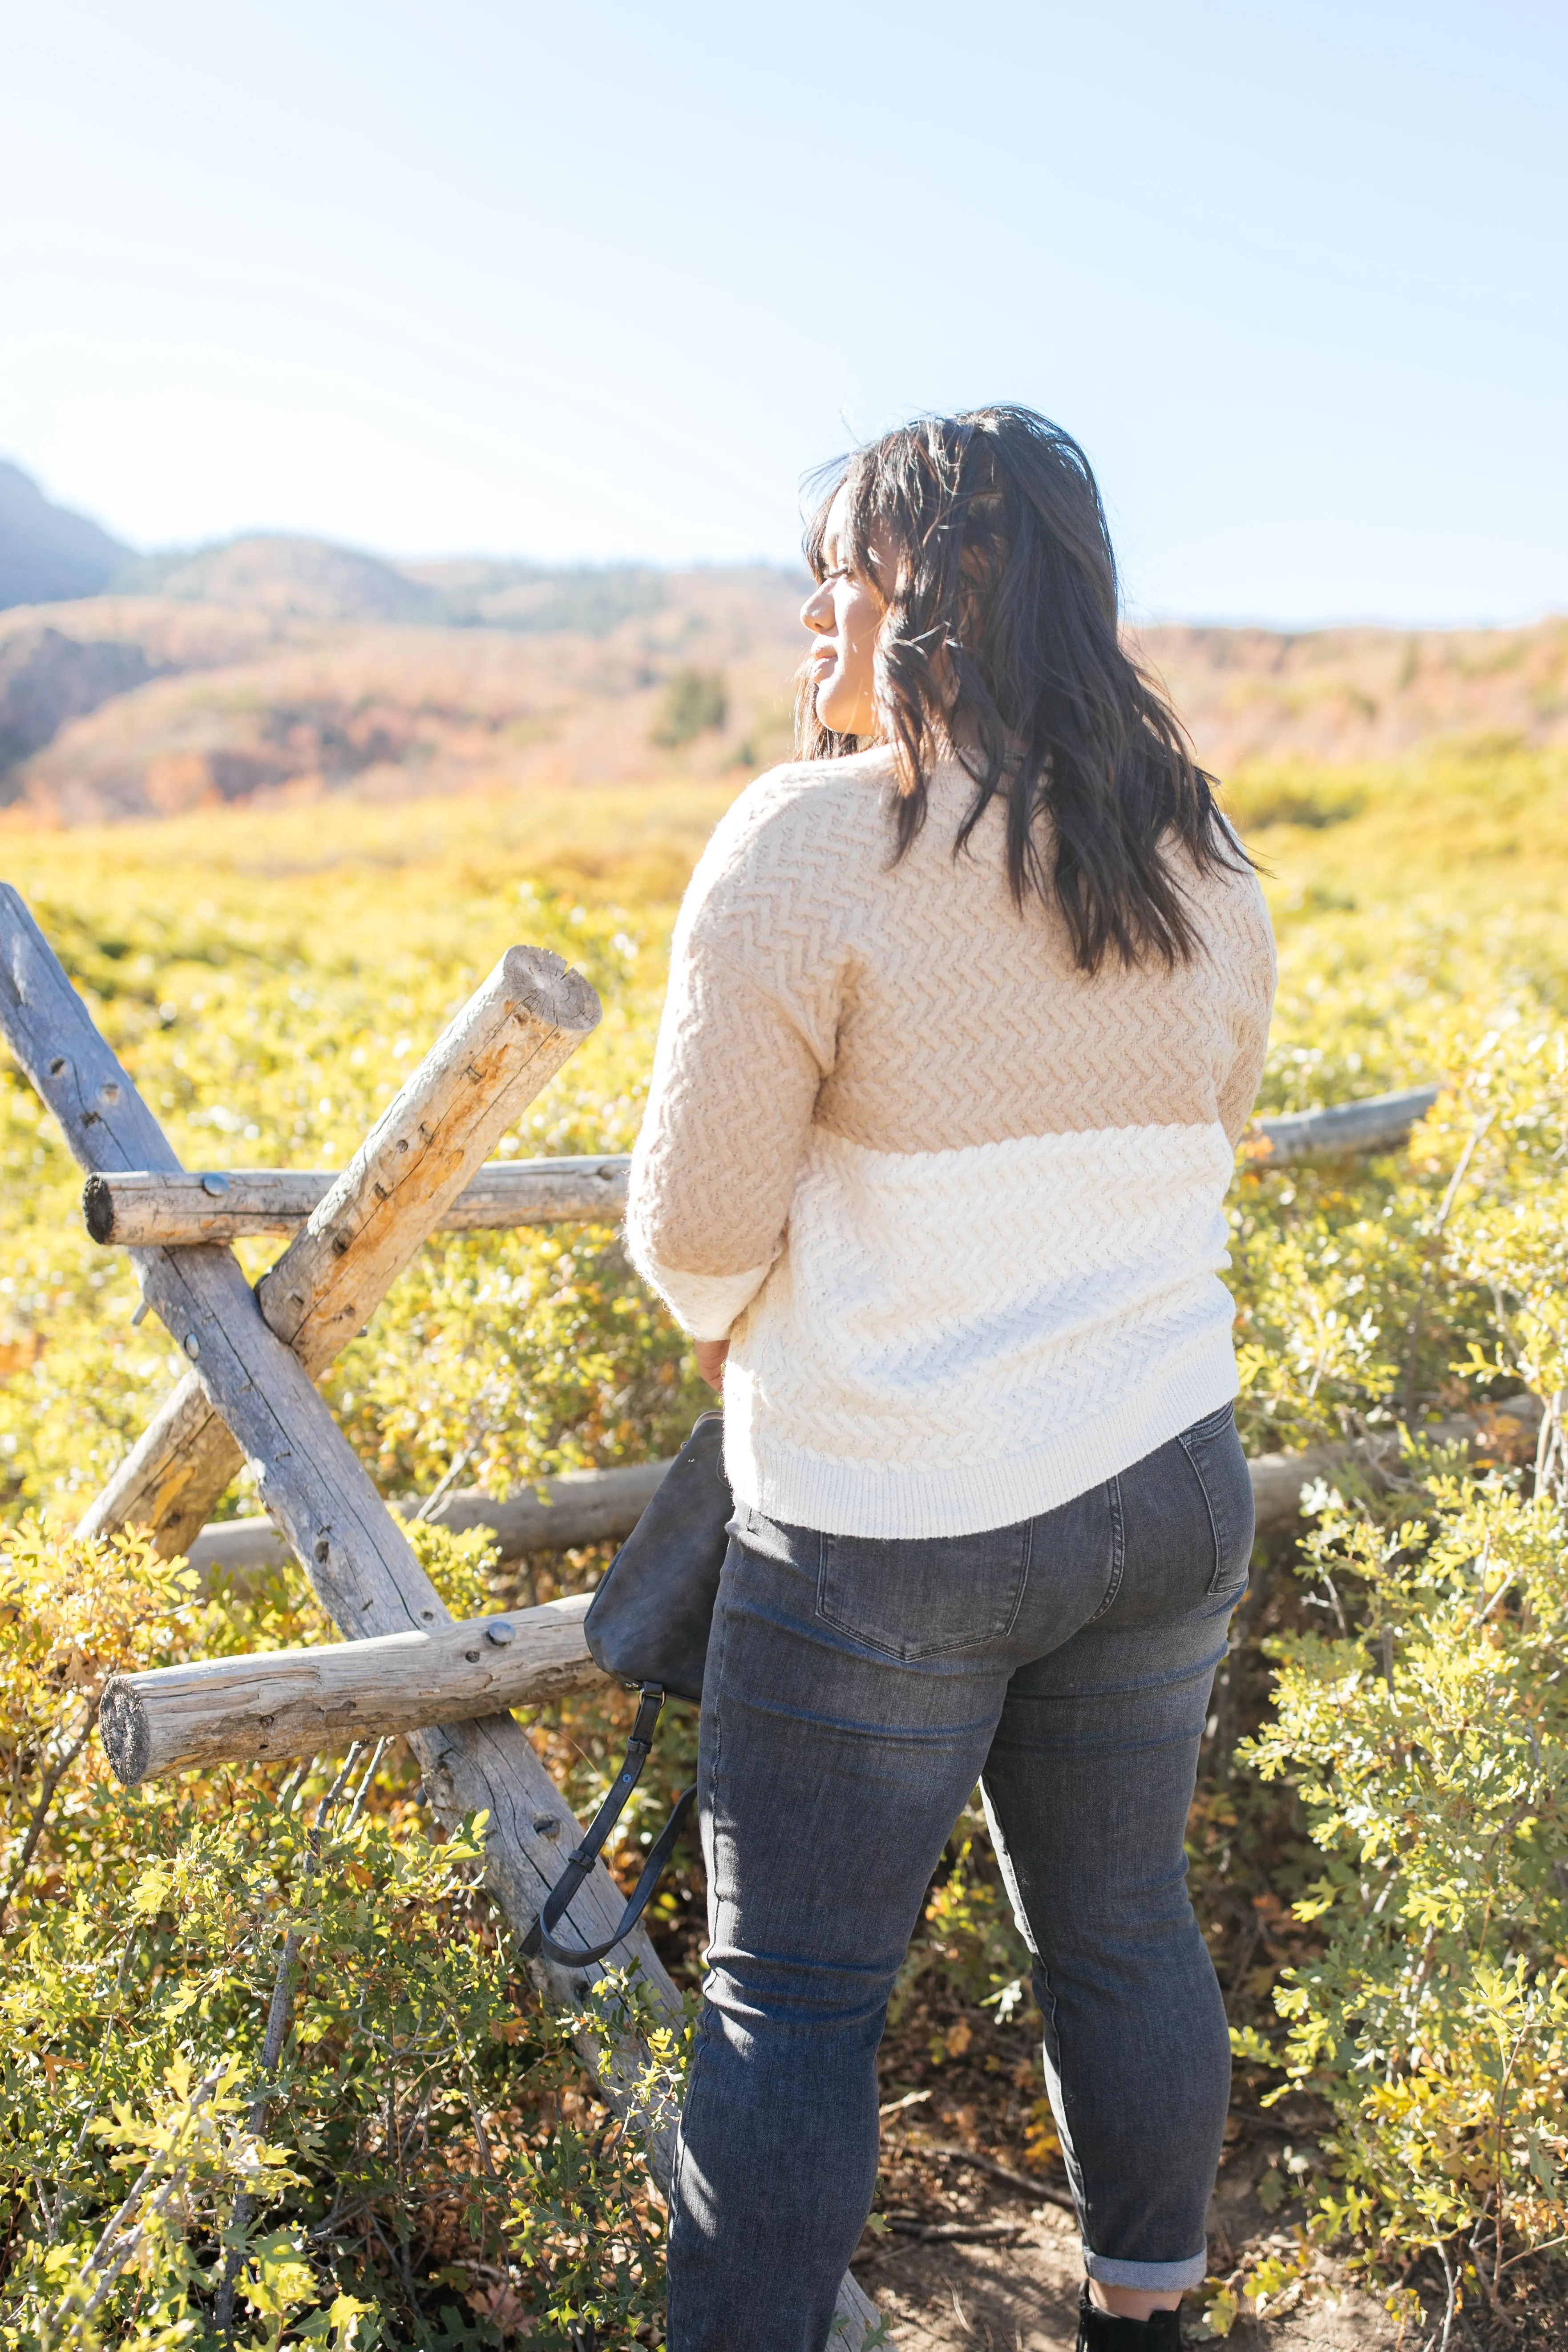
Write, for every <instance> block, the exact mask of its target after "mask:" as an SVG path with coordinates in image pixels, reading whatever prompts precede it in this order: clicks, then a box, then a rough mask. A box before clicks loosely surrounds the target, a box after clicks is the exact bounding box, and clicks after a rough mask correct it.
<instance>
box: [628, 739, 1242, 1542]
mask: <svg viewBox="0 0 1568 2352" xmlns="http://www.w3.org/2000/svg"><path fill="white" fill-rule="evenodd" d="M890 789H891V768H890V763H889V758H888V755H887V754H886V753H885V752H881V751H870V752H862V753H861V754H859V755H858V757H856V758H854V759H849V760H838V761H821V762H815V763H811V764H807V765H802V766H795V767H786V768H779V769H775V770H773V772H771V773H770V774H768V775H765V776H763V777H762V778H760V779H759V781H758V782H756V783H754V784H752V786H751V788H750V790H749V791H747V792H745V793H742V795H741V798H740V799H739V800H738V801H737V802H736V803H735V805H734V807H733V808H732V809H731V811H730V812H729V814H728V815H727V816H726V817H725V818H724V819H723V821H722V823H721V824H720V826H719V828H718V830H717V832H716V833H715V834H714V835H713V838H712V840H711V842H710V845H709V846H708V849H707V852H706V854H705V855H704V856H703V858H702V860H701V863H700V865H699V866H698V868H697V871H696V874H695V875H694V876H693V877H692V881H691V887H690V888H689V891H688V893H687V897H686V901H685V904H684V905H683V907H682V908H681V912H680V919H679V924H678V925H677V929H676V935H675V949H674V958H673V964H672V970H671V973H670V983H669V994H668V1001H667V1003H666V1005H665V1010H664V1018H663V1021H662V1023H661V1024H660V1028H659V1035H658V1051H657V1055H656V1057H655V1063H654V1077H653V1089H652V1093H651V1096H650V1097H649V1101H648V1108H647V1118H646V1119H645V1121H644V1124H643V1129H642V1134H641V1136H640V1138H639V1139H638V1143H637V1152H636V1155H635V1158H634V1160H633V1165H632V1184H631V1204H630V1208H629V1211H628V1214H627V1219H626V1230H627V1237H628V1241H629V1244H630V1246H631V1252H632V1255H633V1257H634V1259H635V1261H636V1263H637V1266H638V1267H639V1268H640V1270H641V1271H642V1273H643V1274H644V1275H645V1276H647V1280H648V1281H649V1282H650V1283H652V1284H653V1286H655V1288H656V1289H658V1291H659V1292H660V1294H661V1295H662V1296H663V1297H664V1298H665V1299H666V1300H668V1304H669V1306H670V1307H672V1309H673V1310H674V1312H675V1314H676V1315H677V1316H678V1317H679V1319H680V1321H681V1322H682V1323H683V1324H684V1325H685V1327H686V1328H687V1329H688V1330H689V1331H690V1332H692V1333H693V1334H694V1335H695V1336H696V1337H697V1338H699V1339H722V1338H724V1337H725V1336H726V1335H728V1336H729V1338H730V1341H731V1348H730V1359H729V1363H728V1366H727V1368H726V1373H725V1383H724V1398H725V1459H726V1465H727V1467H728V1470H729V1473H730V1478H731V1485H732V1486H733V1487H734V1490H735V1493H736V1495H737V1496H738V1497H739V1499H740V1500H741V1501H742V1502H744V1503H748V1504H751V1505H752V1507H754V1508H756V1509H759V1510H761V1511H763V1512H765V1513H766V1514H768V1516H769V1517H773V1518H778V1519H784V1520H787V1521H790V1522H792V1523H793V1524H795V1525H797V1526H804V1527H810V1528H821V1529H823V1530H824V1531H825V1532H826V1533H829V1534H836V1535H864V1536H885V1537H895V1536H945V1535H962V1534H968V1533H972V1532H974V1531H976V1530H978V1529H981V1528H992V1527H1005V1526H1007V1525H1010V1524H1011V1523H1012V1522H1013V1521H1015V1520H1016V1519H1022V1518H1028V1517H1034V1516H1035V1515H1036V1514H1037V1513H1038V1512H1041V1511H1046V1510H1049V1509H1052V1508H1053V1507H1055V1506H1056V1505H1057V1504H1058V1503H1062V1502H1066V1501H1068V1500H1069V1499H1070V1498H1071V1497H1072V1496H1074V1495H1077V1494H1081V1493H1082V1492H1084V1491H1085V1489H1086V1488H1088V1487H1089V1486H1096V1485H1098V1484H1100V1483H1101V1482H1102V1481H1103V1480H1105V1479H1107V1478H1109V1477H1110V1476H1112V1475H1114V1474H1115V1473H1116V1472H1117V1471H1119V1470H1122V1469H1125V1468H1126V1467H1127V1466H1128V1465H1129V1464H1131V1463H1132V1462H1136V1461H1138V1460H1140V1459H1142V1456H1143V1455H1144V1454H1149V1453H1152V1451H1153V1450H1154V1448H1155V1447H1156V1446H1159V1445H1163V1444H1165V1443H1166V1441H1167V1440H1168V1439H1170V1438H1172V1437H1173V1436H1174V1435H1175V1434H1176V1433H1177V1432H1178V1431H1180V1430H1182V1429H1184V1428H1185V1427H1186V1426H1187V1425H1188V1423H1191V1422H1193V1421H1195V1420H1197V1419H1199V1418H1200V1417H1201V1416H1202V1415H1203V1414H1204V1413H1205V1412H1210V1411H1212V1410H1213V1409H1214V1408H1215V1407H1217V1406H1219V1405H1221V1404H1223V1403H1224V1402H1226V1399H1227V1398H1229V1397H1232V1396H1234V1395H1235V1393H1236V1386H1237V1381H1236V1367H1235V1360H1234V1356H1233V1352H1232V1348H1231V1339H1230V1326H1231V1319H1232V1308H1231V1301H1230V1298H1229V1297H1228V1295H1227V1293H1226V1289H1225V1287H1224V1286H1223V1284H1222V1283H1221V1282H1220V1281H1219V1279H1218V1276H1219V1273H1220V1271H1221V1270H1222V1269H1223V1268H1224V1267H1225V1266H1226V1265H1228V1263H1229V1260H1228V1258H1227V1256H1226V1220H1225V1213H1224V1207H1223V1202H1224V1198H1225V1192H1226V1186H1227V1185H1228V1183H1229V1181H1230V1174H1231V1166H1232V1154H1233V1152H1234V1150H1235V1146H1236V1141H1237V1137H1238V1136H1239V1134H1240V1132H1241V1129H1242V1128H1243V1126H1244V1124H1245V1123H1246V1119H1247V1114H1248V1112H1249V1111H1250V1109H1251V1108H1252V1099H1253V1096H1254V1094H1255V1092H1256V1090H1257V1086H1258V1076H1259V1075H1260V1073H1261V1070H1262V1066H1263V1054H1264V1046H1265V1043H1266V1040H1267V1036H1268V1014H1269V1008H1270V1004H1271V1002H1272V997H1273V987H1274V949H1273V940H1272V937H1271V935H1270V931H1269V928H1268V915H1267V913H1266V911H1265V908H1264V905H1263V899H1262V894H1261V892H1260V891H1259V889H1258V884H1257V880H1256V878H1255V877H1253V876H1252V875H1251V874H1249V873H1240V874H1219V875H1199V874H1197V873H1196V872H1194V870H1192V869H1191V868H1190V867H1189V866H1185V865H1184V866H1183V867H1182V868H1181V869H1180V872H1179V879H1180V880H1181V882H1182V885H1183V887H1184V889H1185V891H1186V893H1187V896H1188V900H1189V904H1190V905H1191V907H1192V908H1193V911H1194V917H1195V919H1196V921H1197V925H1198V929H1199V930H1200V933H1201V936H1202V941H1203V946H1202V950H1201V952H1200V953H1199V954H1197V955H1196V956H1194V958H1193V960H1192V961H1190V962H1189V963H1187V964H1184V965H1178V966H1177V967H1176V969H1175V970H1174V971H1166V970H1165V968H1164V967H1163V964H1161V963H1159V962H1158V961H1151V962H1150V963H1148V964H1146V965H1144V966H1142V967H1139V968H1135V969H1133V970H1131V971H1128V970H1125V969H1124V968H1123V967H1122V966H1121V965H1120V964H1119V963H1117V962H1115V961H1110V962H1108V963H1107V964H1106V965H1105V966H1104V967H1103V968H1102V970H1101V971H1100V972H1099V973H1097V974H1096V975H1095V976H1094V977H1093V978H1089V977H1087V976H1086V975H1085V974H1084V973H1082V972H1080V971H1078V970H1077V969H1076V968H1075V966H1074V964H1073V961H1072V954H1071V949H1070V945H1069V943H1068V937H1067V933H1066V929H1065V926H1064V925H1063V924H1062V922H1061V921H1060V919H1059V918H1058V916H1057V915H1056V914H1055V913H1054V912H1051V911H1047V909H1045V908H1041V907H1040V906H1039V905H1038V904H1034V905H1031V906H1030V907H1028V908H1026V910H1025V911H1024V912H1023V913H1021V914H1020V913H1019V911H1018V910H1017V909H1016V908H1015V906H1014V904H1013V901H1012V898H1011V897H1010V895H1009V893H1008V889H1007V884H1006V876H1005V866H1004V862H1003V835H1002V820H1001V814H1000V812H999V811H996V810H993V811H991V812H988V814H987V815H986V817H985V819H984V821H983V822H982V824H981V825H980V826H979V828H978V829H977V831H976V832H975V834H974V835H973V839H972V841H971V844H970V847H969V850H968V851H967V852H966V853H965V854H964V855H963V856H956V857H955V856H954V854H953V840H954V835H955V832H956V828H957V824H958V822H959V819H960V817H961V816H962V814H963V810H964V808H965V807H966V806H967V803H968V800H969V796H970V792H971V789H972V788H971V786H970V785H969V782H968V780H967V778H966V777H964V776H963V773H962V772H961V771H960V770H958V769H957V768H956V766H948V767H944V768H942V770H940V771H939V772H938V773H937V775H936V777H935V778H934V779H933V782H932V786H931V806H930V814H929V815H928V818H927V821H926V824H925V827H924V830H923V831H922V833H921V835H920V836H919V838H918V840H917V841H916V843H915V845H914V847H913V848H912V849H911V851H910V854H909V855H908V856H906V857H905V858H904V859H903V860H902V861H901V863H900V864H898V865H896V866H895V865H893V864H892V863H891V852H892V832H891V824H890V819H889V793H890Z"/></svg>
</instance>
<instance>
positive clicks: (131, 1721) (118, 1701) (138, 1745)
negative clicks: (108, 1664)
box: [98, 1675, 153, 1789]
mask: <svg viewBox="0 0 1568 2352" xmlns="http://www.w3.org/2000/svg"><path fill="white" fill-rule="evenodd" d="M98 1729H99V1735H100V1738H101V1739H102V1741H103V1752H104V1754H105V1755H106V1756H107V1757H108V1759H109V1760H110V1765H111V1766H112V1767H113V1769H114V1777H115V1779H116V1780H119V1781H120V1782H121V1784H122V1786H123V1787H125V1788H127V1789H133V1788H135V1787H136V1785H137V1783H138V1782H139V1781H142V1780H145V1779H146V1777H147V1767H148V1765H149V1763H150V1762H151V1761H152V1757H153V1738H152V1733H151V1731H150V1730H149V1728H148V1724H147V1714H146V1710H145V1708H144V1707H143V1706H142V1702H141V1700H140V1699H139V1698H138V1696H137V1695H136V1693H135V1691H134V1690H132V1687H131V1685H129V1683H127V1682H125V1681H124V1680H123V1679H122V1678H121V1676H120V1675H112V1676H111V1677H110V1680H109V1681H108V1682H107V1683H106V1684H105V1685H104V1691H103V1696H102V1698H101V1699H100V1701H99V1704H98Z"/></svg>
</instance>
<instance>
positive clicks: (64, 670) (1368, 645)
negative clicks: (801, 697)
mask: <svg viewBox="0 0 1568 2352" xmlns="http://www.w3.org/2000/svg"><path fill="white" fill-rule="evenodd" d="M85 528H87V529H89V530H90V529H91V526H90V525H89V526H85ZM804 588H805V580H804V577H803V576H801V575H797V574H795V573H792V572H785V571H781V570H773V569H768V568H765V567H762V566H758V567H755V568H752V569H749V570H747V569H738V568H737V569H725V568H719V567H714V568H712V569H710V570H699V571H683V572H660V571H655V570H651V569H648V568H646V567H640V568H639V567H637V566H631V565H624V566H604V567H595V566H586V565H577V566H572V567H565V568H556V569H552V568H550V567H547V566H542V565H535V564H528V563H502V562H491V561H489V560H487V559H483V558H474V559H464V560H458V559H454V560H452V561H450V562H440V563H420V564H408V565H403V564H396V563H392V562H384V561H383V560H382V559H381V558H380V557H377V556H374V555H367V554H364V553H363V552H360V551H355V550H353V549H350V548H342V547H337V546H334V545H332V544H331V543H330V542H329V541H321V540H309V539H300V538H293V537H289V536H286V535H282V534H270V535H258V536H252V537H249V538H245V539H239V540H234V541H229V542H227V543H226V544H225V545H223V546H221V547H211V548H205V549H198V550H195V551H188V550H187V551H179V552H174V553H165V554H163V555H160V556H156V557H151V558H145V559H141V560H139V561H138V562H135V563H134V564H133V565H132V566H131V567H129V568H128V570H127V571H125V572H122V573H121V574H120V575H119V577H118V579H117V583H116V590H115V593H105V594H97V595H91V596H85V597H79V598H78V599H76V600H75V601H69V602H61V603H52V604H40V605H35V606H31V607H28V606H22V607H18V608H16V609H15V610H13V611H10V612H6V613H4V614H0V804H5V803H10V804H12V805H13V806H14V807H18V813H20V810H21V809H23V808H30V809H32V810H33V811H35V812H37V814H39V815H42V816H45V817H47V818H48V819H50V820H52V821H55V822H65V823H68V824H74V823H83V822H89V821H92V820H96V819H99V818H105V817H109V818H112V817H120V816H132V815H138V814H149V813H152V814H175V813H177V812H179V811H181V810H184V809H190V808H199V807H203V806H206V805H214V806H216V805H217V804H219V803H238V802H251V803H263V802H266V801H268V800H274V799H278V798H279V797H281V798H284V799H287V800H310V799H312V798H314V797H316V796H318V795H320V794H321V793H353V794H355V795H357V796H360V797H369V798H376V799H389V798H396V797H403V796H413V795H416V794H430V793H455V792H463V791H468V790H472V789H475V788H489V789H495V788H501V789H521V788H526V787H528V786H530V785H533V784H538V783H549V784H563V783H575V784H593V783H632V782H642V781H651V780H658V779H659V778H664V777H673V776H680V777H693V778H710V779H712V780H714V781H720V780H728V779H733V780H734V781H736V782H739V781H741V780H742V779H743V777H744V776H745V775H746V774H747V773H748V772H752V773H754V772H756V771H757V770H759V769H761V768H763V767H765V766H767V765H769V764H770V763H771V762H773V761H776V760H779V759H781V758H784V756H786V755H787V752H788V750H789V747H790V740H791V734H790V701H791V689H792V684H793V677H794V672H795V667H796V665H797V664H798V662H799V659H800V656H801V653H802V651H803V649H804V646H805V638H804V635H803V634H802V631H801V627H800V622H799V605H800V599H801V595H802V593H803V590H804ZM132 590H134V591H135V593H131V592H132ZM1133 643H1134V648H1135V650H1136V651H1137V652H1138V653H1139V654H1140V655H1141V656H1142V659H1143V660H1144V661H1146V662H1147V663H1148V664H1149V666H1150V667H1152V669H1154V670H1155V671H1156V672H1157V673H1158V675H1159V676H1160V677H1162V678H1163V681H1164V683H1165V685H1166V687H1167V688H1168V690H1169V692H1170V694H1171V696H1172V698H1173V701H1174V703H1175V705H1176V707H1177V709H1178V710H1179V711H1180V712H1181V713H1182V715H1183V717H1184V720H1185V722H1186V724H1187V726H1188V728H1189V730H1191V733H1192V736H1193V739H1194V744H1195V746H1196V749H1197V752H1198V756H1199V758H1200V759H1201V760H1202V761H1204V763H1205V766H1207V767H1208V768H1210V769H1211V770H1213V771H1214V772H1215V773H1216V774H1218V775H1219V776H1220V777H1221V778H1222V779H1227V780H1233V781H1235V782H1237V786H1238V789H1239V788H1240V786H1241V785H1242V784H1243V782H1245V780H1246V779H1247V777H1248V776H1249V775H1251V776H1253V777H1255V778H1264V779H1265V782H1266V783H1267V789H1266V791H1265V798H1266V799H1267V798H1268V793H1270V792H1271V793H1274V799H1273V800H1269V801H1268V805H1269V806H1270V807H1272V806H1274V804H1275V802H1276V801H1278V800H1279V793H1280V792H1283V791H1286V790H1287V786H1288V783H1289V779H1288V778H1287V779H1286V780H1285V781H1284V782H1280V783H1279V784H1278V786H1276V784H1274V783H1268V782H1267V772H1269V771H1274V770H1279V769H1280V768H1289V765H1290V763H1291V762H1293V761H1304V762H1310V763H1311V764H1312V765H1314V766H1316V767H1322V766H1325V765H1327V766H1334V765H1343V764H1345V763H1349V762H1354V761H1372V760H1382V759H1388V758H1394V757H1397V756H1400V755H1402V754H1404V753H1405V752H1407V751H1410V750H1412V749H1414V748H1415V747H1416V746H1418V745H1420V744H1424V743H1426V742H1429V741H1432V740H1436V739H1439V738H1455V737H1466V738H1471V739H1475V738H1484V739H1487V740H1489V741H1502V740H1507V741H1510V742H1519V743H1521V744H1525V745H1542V744H1547V743H1554V742H1568V621H1564V620H1553V621H1545V622H1542V623H1541V624H1539V625H1537V626H1536V627H1534V628H1531V629H1499V630H1416V631H1404V630H1390V629H1324V630H1314V631H1306V632H1295V633H1290V632H1279V631H1272V630H1267V629H1203V628H1180V627H1161V628H1151V629H1147V630H1145V631H1144V632H1143V633H1142V636H1141V637H1140V638H1139V639H1137V640H1134V641H1133ZM1288 796H1289V795H1288V793H1287V797H1288ZM1254 798H1256V793H1254ZM1237 804H1238V805H1239V803H1237ZM1279 805H1281V806H1283V805H1284V803H1283V802H1280V803H1279Z"/></svg>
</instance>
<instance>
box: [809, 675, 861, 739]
mask: <svg viewBox="0 0 1568 2352" xmlns="http://www.w3.org/2000/svg"><path fill="white" fill-rule="evenodd" d="M816 721H817V725H818V726H819V727H829V728H831V729H832V730H833V732H834V734H835V735H852V734H853V733H854V732H855V724H854V721H855V711H854V697H853V696H852V695H847V694H846V693H845V692H844V691H843V682H842V680H841V679H838V678H836V677H825V678H824V679H823V681H822V684H821V685H820V686H819V687H818V688H817V689H816Z"/></svg>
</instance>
